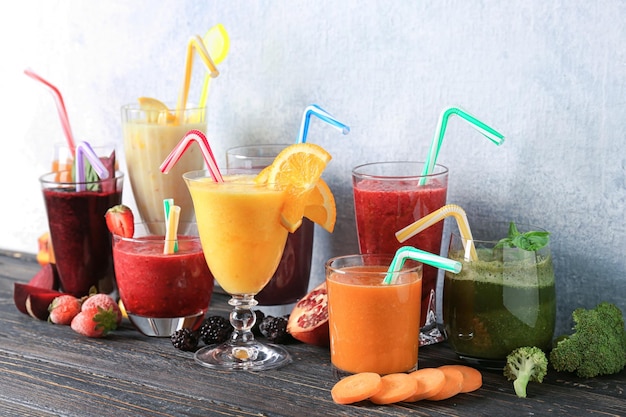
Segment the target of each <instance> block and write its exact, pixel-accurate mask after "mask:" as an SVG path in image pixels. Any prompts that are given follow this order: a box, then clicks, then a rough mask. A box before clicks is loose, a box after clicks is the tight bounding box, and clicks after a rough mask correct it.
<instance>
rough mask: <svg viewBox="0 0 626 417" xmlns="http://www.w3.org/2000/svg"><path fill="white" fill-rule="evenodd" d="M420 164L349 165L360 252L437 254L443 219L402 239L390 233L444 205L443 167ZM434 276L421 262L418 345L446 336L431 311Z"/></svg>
mask: <svg viewBox="0 0 626 417" xmlns="http://www.w3.org/2000/svg"><path fill="white" fill-rule="evenodd" d="M423 168H424V163H423V162H413V161H390V162H374V163H369V164H364V165H359V166H357V167H355V168H354V169H353V170H352V190H353V193H354V212H355V219H356V227H357V232H358V239H359V248H360V251H361V253H375V254H390V255H393V254H395V253H396V251H397V250H398V249H399V248H400V247H402V246H413V247H416V248H418V249H421V250H424V251H427V252H430V253H434V254H440V253H441V238H442V234H443V222H440V223H437V224H435V225H433V226H431V227H429V228H428V229H426V230H424V231H423V232H421V233H419V234H417V235H416V236H414V237H412V238H411V239H409V240H407V241H405V242H402V243H400V242H398V240H397V239H396V236H395V233H396V232H397V231H398V230H400V229H402V228H404V227H406V226H408V225H410V224H412V223H414V222H415V221H417V220H419V219H420V218H422V217H424V216H426V215H427V214H430V213H432V212H433V211H436V210H438V209H439V208H441V207H443V206H444V205H445V204H446V197H447V192H448V169H447V168H446V167H444V166H442V165H436V166H435V168H434V170H433V173H432V174H430V175H427V176H423V175H422V170H423ZM424 181H425V183H423V184H422V182H424ZM437 275H438V270H437V268H435V267H432V266H430V265H424V271H423V277H422V313H421V323H420V326H421V332H420V345H422V346H423V345H429V344H433V343H437V342H441V341H443V340H445V333H444V332H443V329H442V328H441V325H440V323H438V320H437V315H436V312H437V309H436V301H437V297H436V288H437Z"/></svg>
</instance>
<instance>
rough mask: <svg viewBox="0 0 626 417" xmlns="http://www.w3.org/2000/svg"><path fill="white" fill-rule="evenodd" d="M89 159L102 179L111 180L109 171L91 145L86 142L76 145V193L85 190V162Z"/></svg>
mask: <svg viewBox="0 0 626 417" xmlns="http://www.w3.org/2000/svg"><path fill="white" fill-rule="evenodd" d="M83 157H85V158H87V160H88V161H89V163H90V164H91V166H92V167H93V169H94V170H95V171H96V173H97V174H98V177H100V179H102V180H104V179H107V178H109V170H108V169H107V167H105V166H104V164H103V163H102V161H101V160H100V158H98V155H96V152H94V150H93V148H92V147H91V145H90V144H89V143H87V142H85V141H83V142H80V143H79V144H78V145H76V191H84V190H85V161H84V159H83Z"/></svg>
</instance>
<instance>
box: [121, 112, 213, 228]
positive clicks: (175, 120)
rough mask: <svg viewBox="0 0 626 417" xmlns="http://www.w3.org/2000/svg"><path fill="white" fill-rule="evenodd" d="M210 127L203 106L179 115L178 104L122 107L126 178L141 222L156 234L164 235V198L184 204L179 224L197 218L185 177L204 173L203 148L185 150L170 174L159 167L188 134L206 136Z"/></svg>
mask: <svg viewBox="0 0 626 417" xmlns="http://www.w3.org/2000/svg"><path fill="white" fill-rule="evenodd" d="M206 129H207V121H206V108H204V107H201V108H198V107H194V106H193V105H188V106H187V108H185V109H184V110H181V111H177V110H176V109H175V106H170V108H168V109H162V110H159V109H146V108H142V107H141V106H140V105H139V104H128V105H125V106H123V107H122V132H123V136H124V155H125V158H126V167H127V168H126V169H127V171H128V178H129V180H130V185H131V188H132V190H133V196H134V197H135V203H136V204H137V209H138V211H139V215H140V217H141V219H142V220H143V221H144V222H148V223H150V224H152V225H153V226H154V227H156V228H157V229H155V230H153V231H152V232H153V233H159V234H164V233H165V214H164V210H163V200H164V199H166V198H173V199H174V204H176V205H177V206H180V220H181V222H186V223H189V222H192V221H193V220H194V212H193V203H192V201H191V196H190V195H189V192H188V191H187V187H186V186H185V182H184V181H183V178H182V176H183V174H184V173H185V172H188V171H193V170H199V169H203V167H204V159H203V157H202V152H201V151H200V149H199V148H198V147H197V146H191V147H190V148H189V149H187V151H186V152H185V153H184V155H183V156H182V157H181V158H180V160H179V161H178V162H177V163H176V165H175V166H173V167H172V169H171V170H170V172H169V173H168V174H163V173H162V172H161V170H160V169H159V168H160V165H161V163H162V162H163V161H164V160H165V158H167V156H168V155H169V153H170V152H171V150H172V149H174V148H175V147H176V145H178V142H180V140H181V138H182V137H183V136H185V134H186V133H187V132H188V131H190V130H199V131H201V132H203V133H204V132H206ZM182 232H184V231H182Z"/></svg>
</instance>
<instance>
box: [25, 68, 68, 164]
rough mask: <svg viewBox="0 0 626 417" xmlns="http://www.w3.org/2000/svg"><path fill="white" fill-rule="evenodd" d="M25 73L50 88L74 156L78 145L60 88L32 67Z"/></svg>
mask: <svg viewBox="0 0 626 417" xmlns="http://www.w3.org/2000/svg"><path fill="white" fill-rule="evenodd" d="M24 74H26V75H28V76H29V77H31V78H33V79H35V80H37V81H39V82H40V83H42V84H43V85H45V86H46V87H48V88H49V89H50V92H51V93H52V96H53V97H54V101H55V103H56V106H57V112H58V113H59V119H61V128H62V129H63V133H64V134H65V139H66V140H67V145H68V147H69V148H70V152H72V156H75V152H76V145H75V142H74V136H73V135H72V129H71V127H70V119H69V117H68V116H67V110H66V109H65V102H64V101H63V96H62V95H61V92H60V91H59V89H58V88H56V87H55V86H54V85H52V84H51V83H50V82H48V81H46V80H45V79H43V78H42V77H41V76H40V75H38V74H36V73H35V72H34V71H33V70H31V69H30V68H27V69H25V70H24Z"/></svg>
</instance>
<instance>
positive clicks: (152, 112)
mask: <svg viewBox="0 0 626 417" xmlns="http://www.w3.org/2000/svg"><path fill="white" fill-rule="evenodd" d="M137 100H138V101H139V107H141V109H142V110H143V111H145V112H146V117H147V121H148V123H156V124H168V123H173V122H174V121H176V116H174V115H173V114H172V113H170V112H169V109H168V108H167V106H166V105H165V104H164V103H163V102H161V101H159V100H157V99H156V98H152V97H139V98H138V99H137Z"/></svg>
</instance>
